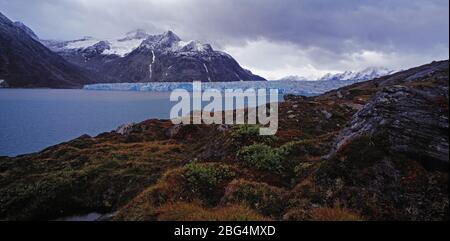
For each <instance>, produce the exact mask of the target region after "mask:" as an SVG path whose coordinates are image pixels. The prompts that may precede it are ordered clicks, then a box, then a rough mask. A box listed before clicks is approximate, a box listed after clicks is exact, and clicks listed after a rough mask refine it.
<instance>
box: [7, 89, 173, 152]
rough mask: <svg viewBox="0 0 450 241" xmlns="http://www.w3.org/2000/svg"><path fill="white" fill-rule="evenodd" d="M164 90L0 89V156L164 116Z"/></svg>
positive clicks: (167, 103)
mask: <svg viewBox="0 0 450 241" xmlns="http://www.w3.org/2000/svg"><path fill="white" fill-rule="evenodd" d="M169 96H170V93H168V92H131V91H130V92H128V91H93V90H81V89H79V90H56V89H0V156H16V155H20V154H26V153H31V152H36V151H40V150H42V149H44V148H46V147H49V146H52V145H56V144H59V143H61V142H64V141H68V140H71V139H73V138H77V137H79V136H81V135H83V134H88V135H91V136H95V135H98V134H100V133H102V132H107V131H111V130H114V129H116V128H117V127H118V126H120V125H122V124H125V123H131V122H141V121H144V120H146V119H150V118H152V119H168V118H169V115H170V112H169V111H170V108H171V107H172V106H173V105H174V104H175V103H174V102H170V100H169Z"/></svg>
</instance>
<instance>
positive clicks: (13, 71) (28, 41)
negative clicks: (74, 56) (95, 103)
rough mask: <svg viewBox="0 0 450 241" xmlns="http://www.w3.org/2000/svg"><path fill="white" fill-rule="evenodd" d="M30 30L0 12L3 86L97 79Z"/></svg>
mask: <svg viewBox="0 0 450 241" xmlns="http://www.w3.org/2000/svg"><path fill="white" fill-rule="evenodd" d="M30 31H31V30H30V29H28V28H27V27H26V26H25V25H23V24H21V23H13V22H12V21H11V20H9V19H8V18H7V17H5V16H4V15H2V14H1V13H0V80H3V81H1V82H2V83H0V87H12V88H17V87H25V88H41V87H48V88H76V87H81V86H83V85H84V84H87V83H92V82H93V81H92V80H91V79H90V77H89V76H88V75H87V74H85V73H83V71H81V69H79V68H78V67H76V66H75V65H73V64H70V63H69V62H67V61H65V60H64V59H63V58H62V57H60V56H59V55H57V54H55V53H53V52H52V51H50V50H49V49H48V48H47V47H45V46H44V45H42V44H41V43H40V42H38V41H37V40H36V37H35V35H30V34H31V33H32V31H31V32H30Z"/></svg>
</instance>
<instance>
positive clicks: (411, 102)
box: [333, 86, 449, 169]
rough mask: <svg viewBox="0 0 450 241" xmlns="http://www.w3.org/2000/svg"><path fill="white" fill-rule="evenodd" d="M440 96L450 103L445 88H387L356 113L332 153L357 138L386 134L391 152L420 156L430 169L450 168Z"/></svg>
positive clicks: (446, 118) (445, 116)
mask: <svg viewBox="0 0 450 241" xmlns="http://www.w3.org/2000/svg"><path fill="white" fill-rule="evenodd" d="M439 98H441V99H442V98H443V99H446V101H447V103H448V94H447V93H445V89H443V88H433V89H429V90H427V91H425V90H420V89H416V88H412V87H406V86H391V87H386V88H384V89H383V90H382V91H380V92H379V93H377V94H376V95H375V97H374V98H373V99H372V100H371V101H369V103H368V104H366V105H365V106H364V107H363V108H362V109H361V110H360V111H358V112H357V113H356V114H355V115H354V116H353V118H352V120H351V122H350V124H349V125H348V126H347V127H346V128H344V130H343V131H342V132H341V133H340V135H339V137H338V138H337V141H336V143H335V148H334V150H333V152H335V151H338V150H339V149H340V148H342V147H343V146H344V145H346V144H347V143H349V142H351V141H352V140H354V139H356V138H358V137H361V136H371V135H375V134H380V133H383V136H386V142H387V143H389V146H390V149H391V150H392V151H394V152H398V153H404V154H407V155H410V156H413V157H415V158H417V159H420V160H422V161H423V163H422V164H423V165H424V166H425V167H427V168H433V169H434V168H437V169H448V163H449V144H448V131H449V130H448V127H449V125H448V112H446V111H445V108H442V107H441V106H440V105H439V103H438V102H437V101H438V99H439Z"/></svg>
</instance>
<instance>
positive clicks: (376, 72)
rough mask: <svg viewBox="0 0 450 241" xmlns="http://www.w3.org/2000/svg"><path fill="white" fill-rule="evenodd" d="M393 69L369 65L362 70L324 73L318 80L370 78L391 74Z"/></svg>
mask: <svg viewBox="0 0 450 241" xmlns="http://www.w3.org/2000/svg"><path fill="white" fill-rule="evenodd" d="M394 72H395V71H393V70H390V69H388V68H385V67H369V68H366V69H364V70H362V71H359V72H358V71H345V72H343V73H337V74H331V73H328V74H326V75H324V76H323V77H322V78H320V79H319V80H359V81H364V80H371V79H375V78H379V77H382V76H385V75H389V74H393V73H394Z"/></svg>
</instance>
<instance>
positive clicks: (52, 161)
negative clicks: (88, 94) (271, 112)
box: [0, 60, 449, 220]
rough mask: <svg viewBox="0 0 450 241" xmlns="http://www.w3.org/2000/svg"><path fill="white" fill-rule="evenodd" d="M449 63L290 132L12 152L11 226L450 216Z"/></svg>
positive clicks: (317, 112) (102, 139)
mask: <svg viewBox="0 0 450 241" xmlns="http://www.w3.org/2000/svg"><path fill="white" fill-rule="evenodd" d="M448 84H449V62H448V60H447V61H440V62H433V63H430V64H427V65H423V66H420V67H417V68H413V69H410V70H406V71H402V72H398V73H395V74H393V75H389V76H385V77H381V78H378V79H374V80H371V81H366V82H362V83H356V84H354V85H351V86H347V87H344V88H341V89H338V90H334V91H330V92H328V93H326V94H323V95H321V96H317V97H303V96H293V95H290V96H286V97H285V101H284V102H283V103H281V104H280V119H279V131H278V133H277V135H276V136H275V137H261V136H259V135H258V134H257V133H258V128H257V127H255V126H234V127H232V126H224V125H221V126H206V125H202V126H195V125H187V126H174V125H173V124H171V122H170V121H167V120H148V121H144V122H142V123H139V124H136V125H128V126H123V127H122V128H119V129H118V130H117V131H112V132H109V133H103V134H100V135H98V136H96V137H90V136H87V135H85V136H81V137H79V138H77V139H74V140H72V141H69V142H67V143H62V144H60V145H57V146H53V147H49V148H47V149H45V150H43V151H41V152H39V153H34V154H29V155H23V156H19V157H15V158H9V157H1V158H0V193H2V195H1V196H0V219H3V220H39V219H44V220H45V219H53V218H58V217H65V216H70V215H75V214H86V213H90V212H103V213H109V212H113V214H112V216H111V217H110V219H112V220H448V219H449V216H448V213H449V208H448V205H449V199H448V195H449V192H448V185H449V179H448V177H449V175H448V174H449V173H448V162H449V155H448V134H449V131H448V110H449V109H448V103H449V102H448V100H449V99H448V86H449V85H448Z"/></svg>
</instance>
